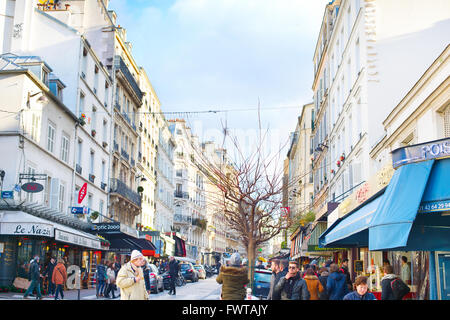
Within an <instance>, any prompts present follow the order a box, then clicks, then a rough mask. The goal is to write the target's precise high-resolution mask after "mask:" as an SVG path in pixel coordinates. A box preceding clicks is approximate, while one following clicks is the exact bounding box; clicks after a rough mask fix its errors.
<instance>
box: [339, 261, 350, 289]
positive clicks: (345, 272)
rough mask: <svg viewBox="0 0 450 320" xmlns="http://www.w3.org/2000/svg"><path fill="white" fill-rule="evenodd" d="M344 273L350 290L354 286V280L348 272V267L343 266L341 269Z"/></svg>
mask: <svg viewBox="0 0 450 320" xmlns="http://www.w3.org/2000/svg"><path fill="white" fill-rule="evenodd" d="M339 270H340V271H341V272H342V273H343V274H344V275H345V282H346V283H347V285H348V286H349V288H350V290H351V288H352V280H351V278H350V272H348V268H347V267H344V266H342V267H341V269H339Z"/></svg>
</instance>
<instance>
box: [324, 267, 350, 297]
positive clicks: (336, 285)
mask: <svg viewBox="0 0 450 320" xmlns="http://www.w3.org/2000/svg"><path fill="white" fill-rule="evenodd" d="M348 292H349V290H348V287H347V283H346V279H345V275H344V274H343V273H342V272H339V267H338V265H337V264H335V263H332V264H331V265H330V275H329V276H328V279H327V294H328V299H329V300H342V299H343V298H344V296H345V295H346V294H347V293H348Z"/></svg>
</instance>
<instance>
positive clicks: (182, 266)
mask: <svg viewBox="0 0 450 320" xmlns="http://www.w3.org/2000/svg"><path fill="white" fill-rule="evenodd" d="M190 268H191V266H190V265H188V264H182V265H181V269H190Z"/></svg>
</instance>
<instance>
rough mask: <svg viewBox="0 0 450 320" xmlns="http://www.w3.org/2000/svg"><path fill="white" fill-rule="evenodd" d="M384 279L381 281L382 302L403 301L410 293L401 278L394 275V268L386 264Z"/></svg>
mask: <svg viewBox="0 0 450 320" xmlns="http://www.w3.org/2000/svg"><path fill="white" fill-rule="evenodd" d="M383 272H384V277H383V278H382V279H381V300H402V299H403V297H404V296H405V295H406V294H408V293H409V291H410V289H409V287H408V286H407V285H406V284H405V283H404V282H403V280H402V279H400V277H398V276H397V275H396V274H394V268H393V267H392V266H391V265H388V264H386V265H385V266H384V267H383Z"/></svg>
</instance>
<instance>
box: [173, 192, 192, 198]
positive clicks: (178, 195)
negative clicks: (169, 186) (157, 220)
mask: <svg viewBox="0 0 450 320" xmlns="http://www.w3.org/2000/svg"><path fill="white" fill-rule="evenodd" d="M173 196H174V197H175V198H181V199H189V193H188V192H182V191H175V192H174V193H173Z"/></svg>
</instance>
